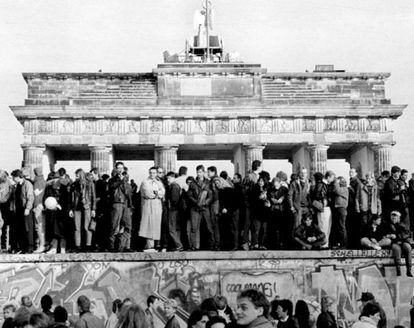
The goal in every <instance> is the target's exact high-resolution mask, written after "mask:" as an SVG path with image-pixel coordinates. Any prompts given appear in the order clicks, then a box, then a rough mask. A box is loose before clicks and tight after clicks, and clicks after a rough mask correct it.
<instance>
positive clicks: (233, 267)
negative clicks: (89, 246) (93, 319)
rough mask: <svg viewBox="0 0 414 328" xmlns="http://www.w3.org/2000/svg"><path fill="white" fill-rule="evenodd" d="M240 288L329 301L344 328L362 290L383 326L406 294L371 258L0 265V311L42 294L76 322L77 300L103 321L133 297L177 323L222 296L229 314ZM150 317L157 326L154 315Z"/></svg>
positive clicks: (403, 309) (401, 311) (396, 319)
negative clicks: (175, 309)
mask: <svg viewBox="0 0 414 328" xmlns="http://www.w3.org/2000/svg"><path fill="white" fill-rule="evenodd" d="M245 288H255V289H258V290H261V291H262V292H263V293H264V294H265V295H266V296H267V297H268V299H269V300H273V299H274V298H275V297H279V298H288V299H291V300H292V301H294V302H295V301H297V300H299V299H304V300H305V301H307V302H308V304H310V305H313V304H317V303H318V302H319V301H320V299H321V297H322V296H324V295H331V296H333V297H334V298H335V299H336V302H337V317H338V321H339V322H340V323H341V324H342V326H344V327H348V326H350V325H351V324H352V322H354V321H355V320H357V318H358V315H359V313H360V312H359V305H360V304H359V303H358V301H357V299H358V298H359V296H360V295H361V292H364V291H372V292H373V293H374V294H375V295H376V297H377V299H378V300H380V302H381V304H382V306H383V307H384V310H385V311H386V314H387V318H388V320H389V323H390V325H392V324H394V325H395V324H397V323H398V324H402V325H406V326H407V325H408V323H409V309H410V305H409V304H410V300H411V297H412V296H413V293H414V284H413V283H412V279H410V278H404V277H399V278H397V277H396V276H395V268H393V267H392V266H383V265H381V264H379V263H373V262H372V259H371V261H368V259H353V260H345V261H338V260H335V261H333V260H329V259H327V260H324V261H321V260H312V259H303V260H300V259H299V260H298V259H295V260H289V259H283V260H277V259H259V260H245V261H242V262H241V261H237V260H228V261H215V260H179V261H158V262H64V263H58V262H53V263H36V264H17V263H15V264H4V265H3V266H2V270H1V271H0V306H3V305H5V304H6V303H9V302H18V301H19V300H20V298H21V296H23V295H29V296H30V297H31V298H32V299H33V302H34V304H35V306H37V307H39V306H40V298H41V297H42V296H43V295H44V294H46V293H47V294H49V295H51V296H52V298H53V300H54V304H55V305H62V306H64V307H65V308H66V309H67V310H68V312H69V315H70V317H72V318H76V316H78V312H77V306H76V300H77V298H78V297H79V296H80V295H82V294H84V295H87V296H88V297H89V298H90V299H91V300H92V304H93V309H92V310H93V312H94V313H95V314H96V315H97V316H98V317H99V318H101V319H102V320H106V319H107V317H108V316H109V315H110V313H111V312H110V311H111V308H112V301H113V300H114V299H116V298H120V299H123V298H125V297H133V298H134V299H135V301H137V302H138V303H139V304H141V305H143V306H145V304H146V298H147V297H148V296H149V295H151V294H155V295H158V296H159V297H160V298H161V300H165V299H167V298H175V299H176V300H177V301H178V303H179V306H180V311H179V315H180V317H181V323H182V324H183V325H184V323H185V318H186V317H187V316H188V314H189V313H191V311H193V310H194V309H195V308H197V307H198V306H199V305H200V304H201V302H202V301H203V300H204V299H206V298H208V297H212V296H214V295H218V294H221V295H223V296H226V298H227V299H228V301H229V304H230V306H231V307H233V308H235V306H236V298H237V294H238V293H239V292H240V291H241V290H243V289H245ZM314 310H315V311H317V310H318V309H317V307H315V308H314ZM158 313H159V319H160V320H159V321H158V322H159V325H160V326H161V324H162V323H163V316H162V311H161V309H159V311H158Z"/></svg>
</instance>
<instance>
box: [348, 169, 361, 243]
mask: <svg viewBox="0 0 414 328" xmlns="http://www.w3.org/2000/svg"><path fill="white" fill-rule="evenodd" d="M349 176H350V177H351V179H350V181H349V196H348V208H347V212H348V216H347V222H346V229H347V235H348V237H349V238H348V246H349V248H353V249H357V248H358V247H359V239H360V238H359V233H360V231H361V214H360V204H361V188H362V182H361V180H360V179H359V178H358V172H357V170H356V169H355V168H351V169H350V171H349Z"/></svg>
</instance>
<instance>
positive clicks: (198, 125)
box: [191, 120, 207, 134]
mask: <svg viewBox="0 0 414 328" xmlns="http://www.w3.org/2000/svg"><path fill="white" fill-rule="evenodd" d="M191 131H192V132H193V133H195V134H205V133H206V132H207V122H206V121H205V120H193V126H192V129H191Z"/></svg>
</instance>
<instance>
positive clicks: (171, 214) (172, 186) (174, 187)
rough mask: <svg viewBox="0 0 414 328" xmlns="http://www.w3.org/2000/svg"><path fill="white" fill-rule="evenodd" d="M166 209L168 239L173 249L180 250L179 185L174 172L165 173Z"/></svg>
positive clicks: (181, 246)
mask: <svg viewBox="0 0 414 328" xmlns="http://www.w3.org/2000/svg"><path fill="white" fill-rule="evenodd" d="M167 181H168V185H167V190H166V197H165V198H166V200H167V210H168V234H169V241H170V242H171V244H172V246H173V248H172V250H173V251H177V252H181V251H183V250H184V248H183V245H182V243H181V229H180V227H181V224H180V220H181V219H183V218H180V217H179V210H180V199H181V190H182V189H181V187H180V185H179V184H178V183H177V182H176V174H175V173H174V172H168V173H167Z"/></svg>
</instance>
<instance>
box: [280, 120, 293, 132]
mask: <svg viewBox="0 0 414 328" xmlns="http://www.w3.org/2000/svg"><path fill="white" fill-rule="evenodd" d="M279 132H280V133H289V132H293V120H288V119H280V120H279Z"/></svg>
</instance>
